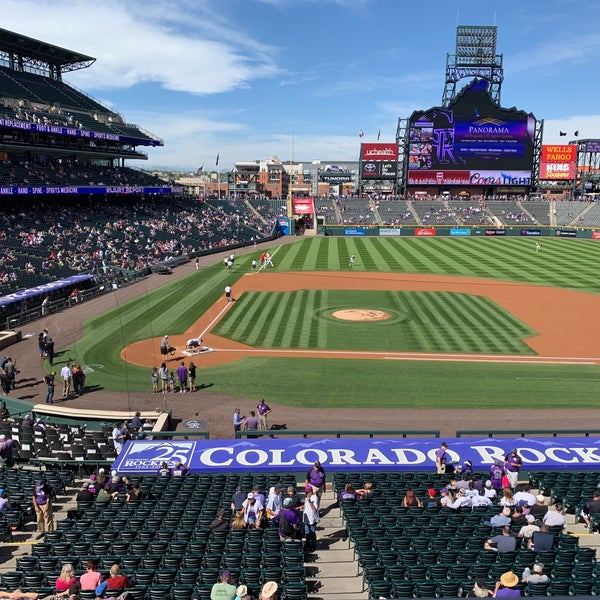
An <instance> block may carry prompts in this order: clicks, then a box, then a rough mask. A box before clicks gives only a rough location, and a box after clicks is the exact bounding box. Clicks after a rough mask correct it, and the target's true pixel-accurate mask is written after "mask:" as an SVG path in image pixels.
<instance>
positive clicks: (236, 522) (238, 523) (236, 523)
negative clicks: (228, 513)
mask: <svg viewBox="0 0 600 600" xmlns="http://www.w3.org/2000/svg"><path fill="white" fill-rule="evenodd" d="M231 529H233V530H235V531H240V530H242V529H246V521H245V520H244V510H243V509H242V510H238V511H237V512H236V513H235V516H234V517H233V521H232V522H231Z"/></svg>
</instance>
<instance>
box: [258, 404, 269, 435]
mask: <svg viewBox="0 0 600 600" xmlns="http://www.w3.org/2000/svg"><path fill="white" fill-rule="evenodd" d="M256 410H257V411H258V418H259V420H260V426H259V429H262V430H263V431H266V430H267V429H269V424H268V423H267V415H268V414H269V413H270V412H271V407H270V406H269V405H268V404H267V403H266V402H265V399H264V398H263V399H262V400H261V401H260V402H259V403H258V405H257V406H256Z"/></svg>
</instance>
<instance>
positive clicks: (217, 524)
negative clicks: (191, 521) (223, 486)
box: [209, 509, 229, 531]
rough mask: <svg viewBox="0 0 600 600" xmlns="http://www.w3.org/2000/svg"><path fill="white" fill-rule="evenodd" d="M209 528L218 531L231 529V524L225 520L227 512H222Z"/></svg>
mask: <svg viewBox="0 0 600 600" xmlns="http://www.w3.org/2000/svg"><path fill="white" fill-rule="evenodd" d="M209 527H210V528H211V529H212V530H216V531H227V530H228V529H229V523H228V522H227V521H226V520H225V511H224V510H222V509H221V510H220V511H219V512H218V513H217V516H216V517H215V518H214V519H213V520H212V521H211V523H210V525H209Z"/></svg>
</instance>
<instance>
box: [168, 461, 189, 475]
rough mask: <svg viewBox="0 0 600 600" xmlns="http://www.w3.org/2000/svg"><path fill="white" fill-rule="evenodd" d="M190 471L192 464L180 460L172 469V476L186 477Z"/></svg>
mask: <svg viewBox="0 0 600 600" xmlns="http://www.w3.org/2000/svg"><path fill="white" fill-rule="evenodd" d="M189 472H190V466H189V465H186V464H185V462H183V461H182V460H180V461H179V462H178V463H177V464H176V465H175V466H174V467H173V468H172V469H171V477H185V476H186V475H187V474H188V473H189Z"/></svg>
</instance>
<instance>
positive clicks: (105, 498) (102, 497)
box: [96, 483, 117, 506]
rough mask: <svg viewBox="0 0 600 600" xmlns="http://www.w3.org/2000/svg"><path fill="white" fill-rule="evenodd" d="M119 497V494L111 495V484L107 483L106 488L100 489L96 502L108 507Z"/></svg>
mask: <svg viewBox="0 0 600 600" xmlns="http://www.w3.org/2000/svg"><path fill="white" fill-rule="evenodd" d="M116 495H117V492H113V493H111V491H110V484H109V483H107V484H106V485H105V486H104V487H102V488H101V489H100V491H99V492H98V495H97V496H96V502H97V503H98V504H103V505H104V506H106V505H107V504H109V503H110V501H111V500H112V499H113V498H114V497H115V496H116Z"/></svg>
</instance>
